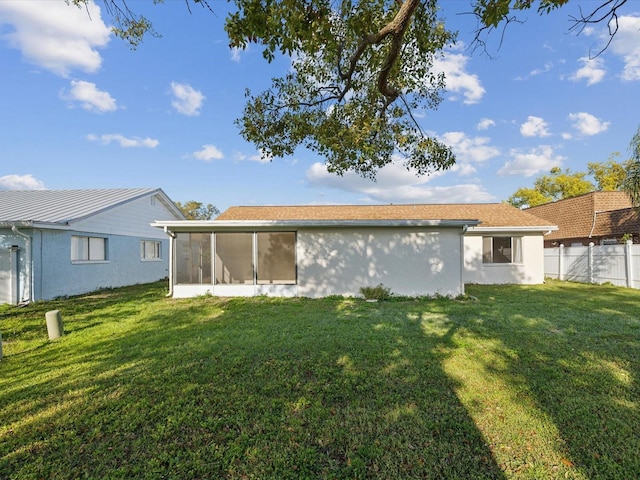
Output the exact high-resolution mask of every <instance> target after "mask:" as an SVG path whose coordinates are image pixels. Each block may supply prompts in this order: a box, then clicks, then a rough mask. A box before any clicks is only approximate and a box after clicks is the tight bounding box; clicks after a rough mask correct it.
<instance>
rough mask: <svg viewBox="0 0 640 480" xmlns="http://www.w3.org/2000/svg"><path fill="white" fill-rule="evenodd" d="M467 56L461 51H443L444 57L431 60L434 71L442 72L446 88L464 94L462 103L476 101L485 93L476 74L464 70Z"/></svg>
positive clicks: (467, 59)
mask: <svg viewBox="0 0 640 480" xmlns="http://www.w3.org/2000/svg"><path fill="white" fill-rule="evenodd" d="M468 61H469V57H467V56H465V55H463V54H461V53H452V52H450V51H448V52H445V55H444V58H438V59H436V60H434V62H433V69H434V71H436V72H444V74H445V77H446V90H447V91H448V92H454V93H459V94H462V95H463V96H464V103H467V104H472V103H478V102H479V101H480V99H481V98H482V96H483V95H484V94H485V89H484V87H483V86H482V84H481V82H480V79H479V78H478V76H477V75H475V74H471V73H468V72H467V71H466V68H467V62H468Z"/></svg>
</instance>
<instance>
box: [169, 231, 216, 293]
mask: <svg viewBox="0 0 640 480" xmlns="http://www.w3.org/2000/svg"><path fill="white" fill-rule="evenodd" d="M176 283H211V234H210V233H178V234H177V235H176Z"/></svg>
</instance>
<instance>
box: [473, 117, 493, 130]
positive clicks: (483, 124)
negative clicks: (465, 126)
mask: <svg viewBox="0 0 640 480" xmlns="http://www.w3.org/2000/svg"><path fill="white" fill-rule="evenodd" d="M495 125H496V122H495V121H494V120H491V119H490V118H481V119H480V121H479V122H478V125H476V128H477V129H478V130H489V128H491V127H494V126H495Z"/></svg>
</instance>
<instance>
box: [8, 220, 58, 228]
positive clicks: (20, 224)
mask: <svg viewBox="0 0 640 480" xmlns="http://www.w3.org/2000/svg"><path fill="white" fill-rule="evenodd" d="M12 227H16V228H40V229H50V230H69V229H70V228H71V227H70V226H69V224H68V223H61V222H38V221H34V220H5V221H0V228H12Z"/></svg>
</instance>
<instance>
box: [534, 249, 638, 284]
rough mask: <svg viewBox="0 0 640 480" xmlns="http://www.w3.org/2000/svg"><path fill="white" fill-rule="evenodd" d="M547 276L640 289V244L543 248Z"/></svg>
mask: <svg viewBox="0 0 640 480" xmlns="http://www.w3.org/2000/svg"><path fill="white" fill-rule="evenodd" d="M544 275H545V277H549V278H556V279H558V280H570V281H573V282H583V283H606V282H610V283H612V284H613V285H618V286H620V287H630V288H640V245H633V244H632V243H631V241H628V242H627V243H626V244H624V245H594V244H593V243H592V244H590V245H589V246H588V247H565V246H564V245H560V246H559V247H554V248H545V249H544Z"/></svg>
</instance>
